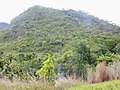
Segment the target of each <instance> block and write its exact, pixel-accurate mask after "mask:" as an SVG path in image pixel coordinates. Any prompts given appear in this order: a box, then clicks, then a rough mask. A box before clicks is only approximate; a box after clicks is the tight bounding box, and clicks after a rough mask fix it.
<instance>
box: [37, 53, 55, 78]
mask: <svg viewBox="0 0 120 90" xmlns="http://www.w3.org/2000/svg"><path fill="white" fill-rule="evenodd" d="M54 70H55V67H54V63H53V55H52V54H51V53H48V59H47V60H46V61H44V62H43V66H42V68H41V69H40V70H38V71H37V74H38V75H39V77H40V78H43V79H47V80H52V79H53V78H54V77H55V71H54Z"/></svg>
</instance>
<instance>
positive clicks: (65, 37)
mask: <svg viewBox="0 0 120 90" xmlns="http://www.w3.org/2000/svg"><path fill="white" fill-rule="evenodd" d="M119 34H120V27H119V26H117V25H113V24H110V23H108V22H107V21H104V20H99V19H98V18H96V17H94V16H91V15H89V14H87V13H84V12H83V11H75V10H71V9H70V10H57V9H53V8H46V7H40V6H33V7H31V8H29V9H28V10H26V11H25V12H23V13H22V14H20V15H19V16H17V17H15V18H14V19H13V20H12V21H11V23H10V25H9V28H8V30H4V31H2V30H1V34H0V43H2V44H1V45H3V43H5V44H6V43H7V42H9V45H8V46H7V47H5V46H4V47H1V49H3V48H4V49H3V50H4V51H6V50H9V51H15V52H16V51H18V52H19V51H20V50H21V51H23V52H24V51H25V52H39V51H40V52H41V51H44V50H50V51H53V52H59V51H61V50H62V48H63V47H64V45H66V44H70V43H76V42H81V41H82V40H85V39H96V37H106V36H107V35H108V36H110V35H117V36H119ZM13 40H14V41H13ZM92 41H93V40H92ZM10 42H12V43H10ZM13 43H15V44H13ZM12 44H13V45H12ZM27 44H28V45H27ZM14 45H16V46H14ZM21 45H24V49H23V50H22V47H23V46H21ZM11 46H12V47H11ZM13 46H14V49H12V48H13ZM15 47H16V48H15ZM18 47H19V48H18ZM19 49H20V50H19Z"/></svg>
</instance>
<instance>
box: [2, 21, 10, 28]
mask: <svg viewBox="0 0 120 90" xmlns="http://www.w3.org/2000/svg"><path fill="white" fill-rule="evenodd" d="M8 25H9V24H8V23H5V22H0V29H3V28H7V27H8Z"/></svg>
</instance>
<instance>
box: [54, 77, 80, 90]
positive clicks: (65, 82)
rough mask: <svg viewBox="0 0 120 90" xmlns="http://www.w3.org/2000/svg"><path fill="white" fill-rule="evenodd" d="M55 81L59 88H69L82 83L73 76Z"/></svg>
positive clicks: (61, 89) (60, 89)
mask: <svg viewBox="0 0 120 90" xmlns="http://www.w3.org/2000/svg"><path fill="white" fill-rule="evenodd" d="M55 82H56V84H55V87H56V88H57V90H67V89H68V88H72V87H75V86H77V85H79V84H80V83H81V81H80V80H76V79H73V78H72V77H68V78H67V79H66V78H64V77H60V78H58V79H57V80H56V81H55Z"/></svg>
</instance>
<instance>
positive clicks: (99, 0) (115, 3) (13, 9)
mask: <svg viewBox="0 0 120 90" xmlns="http://www.w3.org/2000/svg"><path fill="white" fill-rule="evenodd" d="M33 5H41V6H44V7H53V8H57V9H63V8H64V9H70V8H71V9H74V10H83V11H85V12H88V13H90V14H92V15H95V16H96V17H98V18H100V19H105V20H108V21H112V22H113V23H116V24H118V25H120V0H0V22H8V23H9V22H10V20H11V19H12V18H14V17H15V16H17V15H19V14H20V13H22V12H24V11H25V10H27V9H28V8H29V7H31V6H33Z"/></svg>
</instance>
